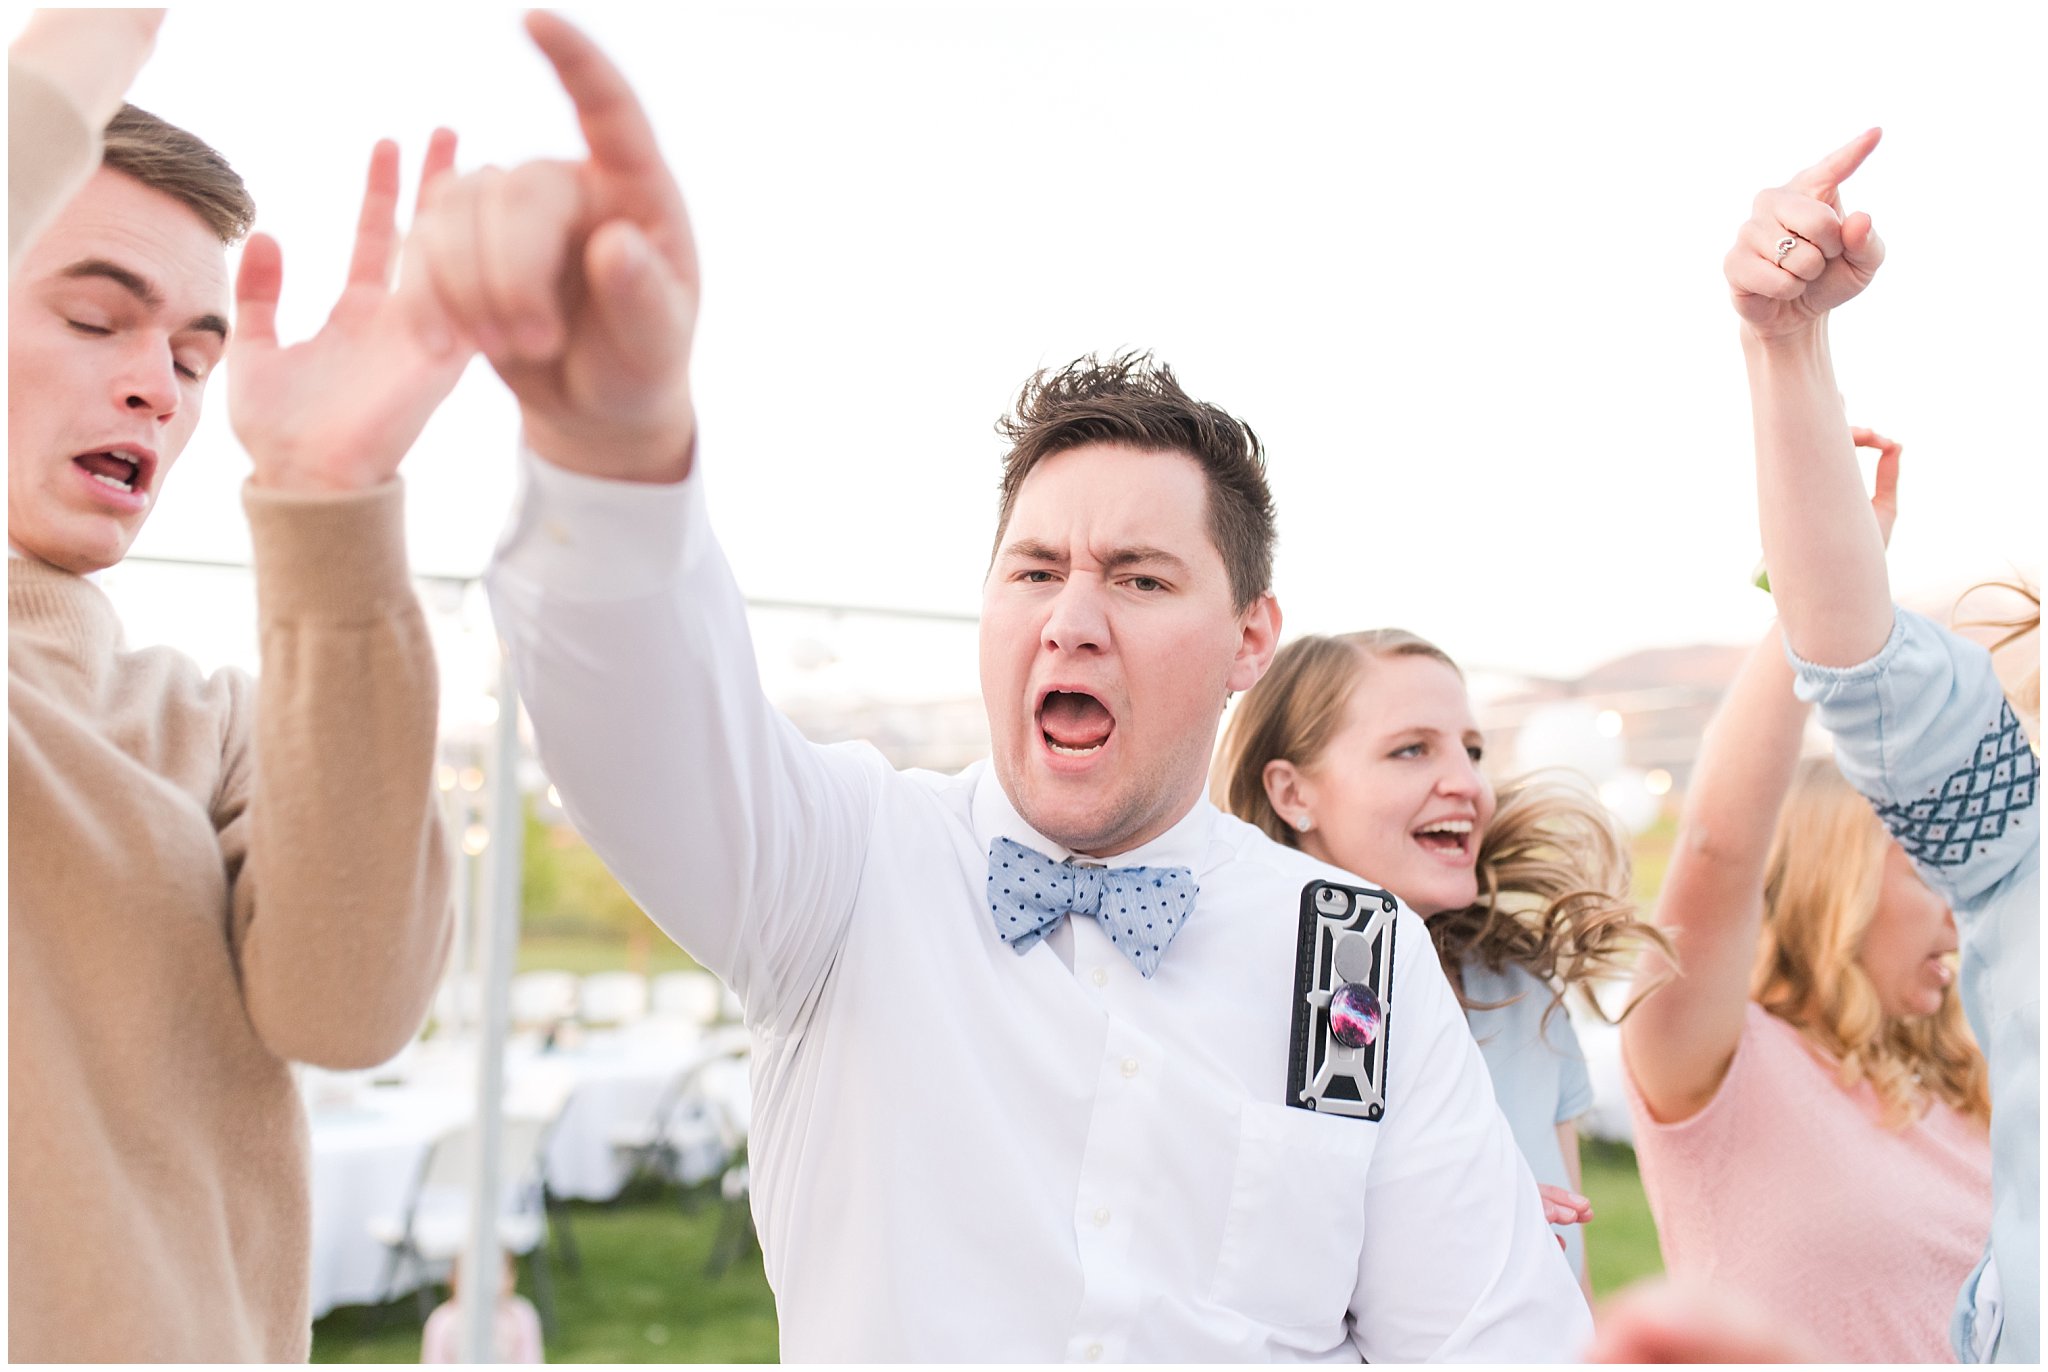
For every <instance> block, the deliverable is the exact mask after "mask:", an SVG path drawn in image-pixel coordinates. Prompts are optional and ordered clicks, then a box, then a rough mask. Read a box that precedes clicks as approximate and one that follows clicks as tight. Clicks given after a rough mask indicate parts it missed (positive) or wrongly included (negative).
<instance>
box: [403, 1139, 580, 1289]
mask: <svg viewBox="0 0 2048 1372" xmlns="http://www.w3.org/2000/svg"><path fill="white" fill-rule="evenodd" d="M553 1122H554V1121H553V1120H552V1119H549V1118H545V1117H540V1116H532V1115H508V1116H507V1117H506V1119H505V1121H504V1126H503V1128H502V1130H501V1131H500V1132H499V1135H498V1157H499V1169H498V1171H499V1176H500V1178H501V1183H502V1184H501V1193H500V1200H499V1210H498V1242H499V1243H500V1244H501V1245H503V1247H504V1248H505V1251H507V1252H508V1253H513V1254H516V1255H518V1256H520V1257H524V1258H527V1259H528V1260H529V1263H530V1266H531V1268H532V1272H533V1285H534V1294H535V1296H536V1297H538V1299H539V1305H540V1311H541V1318H542V1321H543V1322H544V1324H545V1325H546V1326H547V1327H549V1328H550V1329H552V1327H553V1325H554V1283H553V1280H552V1275H551V1273H550V1272H549V1270H548V1250H547V1227H548V1221H547V1209H546V1206H545V1203H544V1200H543V1192H542V1185H541V1168H542V1162H543V1146H544V1145H545V1143H546V1141H547V1135H548V1130H549V1128H550V1127H551V1126H552V1124H553ZM476 1146H477V1144H476V1126H475V1124H473V1123H464V1124H459V1125H457V1126H455V1127H454V1128H453V1129H450V1130H449V1131H448V1132H446V1133H445V1134H443V1135H441V1137H440V1138H438V1139H436V1140H435V1141H434V1143H433V1145H432V1146H431V1147H430V1148H428V1150H427V1155H426V1157H425V1159H423V1160H422V1161H421V1163H420V1170H419V1175H418V1177H417V1179H416V1180H415V1181H414V1183H413V1186H412V1190H411V1192H410V1194H409V1195H408V1196H407V1197H406V1202H405V1209H404V1211H403V1212H402V1213H400V1214H397V1215H374V1216H372V1217H371V1218H370V1220H369V1223H368V1228H369V1231H370V1236H371V1237H372V1238H374V1239H376V1240H377V1242H379V1243H381V1244H382V1245H384V1248H385V1250H386V1252H387V1254H388V1256H387V1257H386V1259H385V1263H384V1278H383V1280H382V1282H380V1283H379V1285H378V1296H377V1299H378V1303H379V1304H383V1303H384V1302H387V1301H390V1300H391V1299H393V1298H394V1297H396V1296H397V1295H398V1294H399V1293H400V1292H401V1291H403V1290H404V1289H405V1287H403V1286H402V1285H400V1275H401V1273H403V1272H405V1270H406V1269H407V1268H408V1267H410V1268H411V1275H412V1277H413V1279H414V1281H415V1283H416V1285H417V1290H418V1292H419V1304H420V1319H421V1321H422V1322H424V1321H425V1319H426V1317H427V1314H428V1310H429V1304H430V1302H429V1289H430V1287H431V1286H433V1285H435V1284H437V1283H439V1282H440V1281H442V1280H443V1279H444V1278H445V1277H446V1275H447V1273H448V1272H449V1270H450V1269H451V1268H452V1267H453V1265H454V1262H455V1259H456V1257H457V1256H458V1255H460V1254H461V1253H462V1252H463V1251H464V1250H465V1249H467V1248H468V1246H469V1204H470V1198H471V1193H472V1192H473V1191H474V1189H475V1177H476ZM475 1284H476V1286H477V1289H480V1290H486V1291H489V1290H495V1289H496V1286H497V1278H496V1274H495V1273H493V1274H488V1275H485V1276H482V1277H480V1278H477V1279H476V1282H475Z"/></svg>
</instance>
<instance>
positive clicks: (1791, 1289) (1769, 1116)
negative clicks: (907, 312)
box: [1628, 1002, 1991, 1362]
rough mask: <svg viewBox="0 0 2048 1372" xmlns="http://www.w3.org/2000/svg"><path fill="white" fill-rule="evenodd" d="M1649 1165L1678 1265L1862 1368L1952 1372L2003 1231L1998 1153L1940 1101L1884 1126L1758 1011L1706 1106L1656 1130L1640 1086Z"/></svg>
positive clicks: (1642, 1141) (1641, 1134)
mask: <svg viewBox="0 0 2048 1372" xmlns="http://www.w3.org/2000/svg"><path fill="white" fill-rule="evenodd" d="M1628 1103H1629V1111H1630V1113H1631V1114H1632V1115H1633V1116H1634V1118H1635V1134H1636V1139H1635V1141H1636V1158H1637V1161H1638V1162H1639V1163H1640V1164H1641V1167H1642V1174H1643V1189H1644V1190H1645V1191H1646V1192H1647V1193H1648V1194H1649V1200H1650V1210H1651V1212H1652V1213H1653V1214H1654V1215H1655V1216H1656V1218H1657V1231H1658V1235H1659V1237H1660V1239H1661V1240H1662V1242H1663V1247H1664V1264H1665V1266H1666V1267H1667V1268H1668V1269H1669V1270H1670V1271H1671V1272H1672V1273H1673V1274H1674V1275H1680V1276H1685V1277H1688V1278H1691V1279H1693V1280H1696V1281H1704V1282H1706V1283H1708V1284H1710V1285H1711V1286H1713V1287H1715V1288H1716V1289H1719V1290H1722V1291H1726V1292H1727V1293H1728V1294H1729V1295H1730V1296H1731V1297H1735V1298H1739V1299H1741V1300H1743V1301H1744V1302H1746V1303H1748V1304H1750V1305H1752V1306H1754V1307H1755V1308H1756V1309H1757V1310H1759V1311H1760V1312H1761V1313H1763V1314H1764V1315H1766V1316H1767V1317H1769V1318H1771V1319H1775V1320H1782V1321H1783V1322H1784V1323H1786V1324H1787V1325H1791V1326H1795V1327H1797V1328H1800V1329H1803V1330H1805V1331H1807V1332H1808V1333H1810V1334H1811V1335H1813V1336H1814V1338H1815V1339H1816V1340H1817V1341H1818V1342H1819V1344H1820V1346H1821V1348H1822V1349H1824V1350H1826V1351H1827V1352H1828V1353H1830V1354H1832V1355H1833V1356H1835V1357H1837V1358H1840V1359H1842V1360H1843V1361H1848V1362H1952V1361H1954V1357H1953V1355H1952V1354H1951V1353H1950V1351H1949V1343H1948V1318H1949V1312H1950V1310H1951V1309H1952V1308H1953V1306H1954V1305H1955V1295H1956V1290H1957V1288H1959V1287H1960V1286H1961V1285H1962V1284H1963V1279H1964V1278H1965V1277H1967V1276H1969V1274H1970V1269H1971V1268H1972V1267H1974V1266H1975V1265H1976V1262H1977V1258H1978V1256H1979V1255H1980V1254H1981V1253H1982V1252H1983V1249H1984V1239H1985V1236H1986V1235H1987V1234H1988V1233H1989V1232H1990V1230H1991V1144H1990V1140H1989V1138H1988V1136H1987V1135H1986V1134H1985V1132H1984V1130H1983V1129H1982V1128H1980V1127H1979V1126H1978V1125H1977V1124H1975V1123H1974V1122H1972V1121H1971V1120H1970V1119H1968V1118H1967V1117H1966V1116H1964V1115H1961V1114H1959V1113H1957V1112H1956V1111H1955V1110H1954V1109H1953V1108H1952V1107H1950V1106H1948V1105H1944V1104H1941V1103H1938V1102H1937V1103H1936V1104H1935V1106H1934V1108H1933V1109H1932V1110H1930V1111H1929V1112H1928V1113H1927V1114H1926V1116H1924V1117H1923V1118H1922V1119H1920V1120H1919V1121H1918V1122H1917V1123H1914V1124H1912V1125H1909V1126H1907V1127H1906V1128H1905V1129H1903V1130H1898V1131H1894V1130H1890V1129H1886V1128H1884V1127H1883V1126H1882V1125H1881V1124H1879V1123H1878V1115H1879V1110H1878V1103H1877V1097H1876V1094H1875V1093H1874V1092H1873V1091H1872V1090H1871V1089H1870V1084H1869V1083H1868V1082H1858V1083H1857V1085H1856V1089H1855V1090H1853V1091H1844V1090H1842V1088H1841V1087H1840V1086H1839V1085H1837V1084H1836V1077H1835V1069H1834V1068H1833V1066H1832V1065H1830V1064H1829V1063H1827V1062H1826V1061H1824V1060H1823V1059H1822V1058H1821V1057H1820V1056H1819V1055H1818V1054H1817V1053H1816V1052H1815V1051H1814V1050H1813V1049H1812V1048H1810V1047H1809V1046H1808V1045H1807V1042H1806V1040H1805V1039H1803V1038H1802V1037H1800V1034H1799V1031H1798V1030H1797V1029H1795V1028H1793V1027H1792V1026H1791V1025H1789V1024H1787V1023H1785V1022H1784V1021H1783V1020H1781V1019H1779V1018H1778V1017H1777V1016H1775V1015H1773V1014H1771V1013H1770V1012H1768V1011H1766V1010H1765V1009H1763V1008H1762V1007H1761V1006H1759V1005H1757V1004H1755V1003H1754V1002H1752V1003H1751V1004H1750V1006H1749V1007H1748V1010H1747V1012H1746V1013H1745V1016H1744V1020H1743V1028H1742V1041H1741V1043H1740V1044H1739V1045H1738V1046H1737V1047H1736V1050H1735V1058H1734V1061H1733V1062H1731V1063H1730V1064H1729V1067H1728V1075H1727V1076H1726V1077H1725V1078H1723V1080H1722V1082H1721V1089H1720V1090H1719V1091H1718V1092H1716V1093H1715V1095H1714V1098H1713V1100H1711V1101H1709V1102H1708V1103H1707V1105H1706V1108H1704V1109H1703V1110H1701V1111H1699V1113H1697V1114H1695V1115H1694V1116H1693V1117H1692V1118H1690V1119H1687V1120H1681V1121H1679V1122H1678V1123H1676V1124H1659V1123H1658V1122H1657V1121H1655V1120H1654V1119H1652V1118H1651V1117H1650V1112H1649V1110H1648V1108H1647V1107H1646V1106H1645V1105H1644V1104H1643V1098H1642V1096H1641V1094H1640V1093H1639V1092H1638V1091H1637V1089H1636V1084H1635V1080H1634V1078H1633V1076H1630V1077H1629V1080H1628Z"/></svg>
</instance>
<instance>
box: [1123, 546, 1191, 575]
mask: <svg viewBox="0 0 2048 1372" xmlns="http://www.w3.org/2000/svg"><path fill="white" fill-rule="evenodd" d="M1103 565H1104V566H1106V567H1109V568H1110V569H1111V570H1112V571H1114V570H1116V569H1118V568H1123V567H1160V568H1163V569H1165V570H1167V571H1170V572H1172V573H1174V574H1175V575H1176V576H1182V577H1185V576H1186V575H1187V574H1188V564H1187V563H1185V562H1183V561H1181V560H1180V559H1179V558H1177V557H1175V556H1174V555H1173V554H1172V553H1169V552H1167V551H1166V550H1165V549H1164V548H1143V547H1140V548H1118V549H1116V550H1114V551H1113V552H1111V553H1110V555H1109V556H1108V557H1106V558H1104V559H1103Z"/></svg>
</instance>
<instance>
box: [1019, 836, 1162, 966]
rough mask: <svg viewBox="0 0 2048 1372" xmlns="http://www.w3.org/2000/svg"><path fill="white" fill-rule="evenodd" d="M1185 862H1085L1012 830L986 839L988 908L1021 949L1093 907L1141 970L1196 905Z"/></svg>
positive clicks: (1113, 940)
mask: <svg viewBox="0 0 2048 1372" xmlns="http://www.w3.org/2000/svg"><path fill="white" fill-rule="evenodd" d="M1195 891H1196V887H1195V874H1194V873H1193V872H1191V871H1189V870H1188V869H1187V868H1185V867H1079V866H1076V865H1075V864H1074V861H1073V859H1071V858H1069V859H1068V860H1067V861H1065V862H1054V861H1053V860H1052V859H1051V858H1049V857H1047V856H1046V855H1045V854H1043V853H1041V852H1039V851H1038V850H1036V849H1035V848H1026V847H1025V846H1024V845H1023V844H1021V843H1016V842H1013V841H1011V840H1010V839H1006V838H999V839H997V840H996V841H995V842H994V843H991V844H990V845H989V846H988V908H989V913H990V914H992V915H994V916H995V921H996V933H997V934H998V935H1000V936H1001V937H1002V940H1003V942H1005V943H1007V944H1009V945H1010V946H1011V947H1012V948H1015V949H1016V950H1017V951H1018V952H1020V953H1021V952H1023V951H1024V950H1025V949H1026V948H1029V947H1030V946H1031V945H1032V944H1034V943H1036V942H1038V940H1039V939H1041V938H1043V937H1044V936H1045V935H1046V933H1047V932H1048V931H1050V930H1051V929H1052V927H1053V926H1054V925H1055V924H1058V923H1059V922H1060V921H1061V920H1062V919H1065V918H1066V917H1067V916H1068V915H1070V914H1073V915H1092V916H1094V917H1095V918H1096V919H1097V920H1099V921H1101V923H1102V927H1103V930H1104V931H1105V932H1106V933H1108V935H1109V941H1110V942H1111V943H1113V944H1115V945H1116V946H1117V947H1118V948H1120V949H1122V950H1123V955H1124V956H1125V957H1127V958H1129V959H1130V960H1131V963H1132V965H1134V966H1135V967H1136V968H1137V969H1138V975H1139V976H1141V977H1148V978H1149V977H1150V976H1151V975H1152V974H1153V973H1154V972H1156V971H1158V970H1159V959H1160V957H1161V956H1162V955H1163V954H1164V953H1165V952H1166V946H1167V945H1168V944H1169V943H1172V942H1173V936H1174V935H1175V934H1178V933H1179V932H1180V931H1181V926H1182V925H1184V924H1186V923H1187V922H1188V914H1189V913H1190V912H1191V911H1192V910H1193V909H1194V908H1195Z"/></svg>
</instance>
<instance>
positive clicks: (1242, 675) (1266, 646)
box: [1229, 591, 1280, 691]
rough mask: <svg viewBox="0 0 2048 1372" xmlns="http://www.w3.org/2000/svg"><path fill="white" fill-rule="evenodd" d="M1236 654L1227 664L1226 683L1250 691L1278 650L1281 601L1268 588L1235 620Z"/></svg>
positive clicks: (1236, 688)
mask: <svg viewBox="0 0 2048 1372" xmlns="http://www.w3.org/2000/svg"><path fill="white" fill-rule="evenodd" d="M1238 630H1239V632H1238V640H1237V657H1236V658H1235V659H1233V660H1232V662H1231V664H1230V681H1229V686H1230V689H1231V690H1233V691H1249V690H1250V689H1251V688H1252V687H1254V686H1256V685H1258V684H1259V678H1260V677H1262V676H1264V675H1265V674H1266V669H1267V668H1268V667H1270V666H1272V665H1273V654H1275V653H1277V652H1279V651H1280V602H1279V601H1278V600H1277V599H1275V598H1274V595H1273V593H1272V592H1271V591H1262V592H1260V594H1259V598H1258V599H1257V600H1254V601H1253V602H1252V603H1251V604H1250V605H1249V606H1248V607H1247V608H1246V609H1245V612H1244V614H1243V615H1241V616H1240V617H1239V620H1238Z"/></svg>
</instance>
